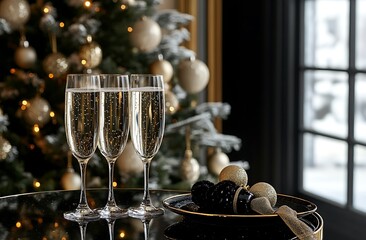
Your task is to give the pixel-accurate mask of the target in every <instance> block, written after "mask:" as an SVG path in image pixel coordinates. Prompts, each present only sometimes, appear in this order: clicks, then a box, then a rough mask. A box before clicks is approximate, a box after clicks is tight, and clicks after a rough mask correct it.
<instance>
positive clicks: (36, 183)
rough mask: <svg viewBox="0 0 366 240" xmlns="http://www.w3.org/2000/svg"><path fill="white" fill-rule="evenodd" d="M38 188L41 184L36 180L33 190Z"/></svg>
mask: <svg viewBox="0 0 366 240" xmlns="http://www.w3.org/2000/svg"><path fill="white" fill-rule="evenodd" d="M40 186H41V183H40V182H39V181H37V180H34V182H33V187H34V188H39V187H40Z"/></svg>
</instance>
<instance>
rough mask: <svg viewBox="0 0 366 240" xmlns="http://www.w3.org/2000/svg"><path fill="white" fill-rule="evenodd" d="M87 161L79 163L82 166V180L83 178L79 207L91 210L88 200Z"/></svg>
mask: <svg viewBox="0 0 366 240" xmlns="http://www.w3.org/2000/svg"><path fill="white" fill-rule="evenodd" d="M87 162H88V161H87V160H86V161H79V166H80V178H81V186H80V200H79V206H78V208H82V209H84V208H89V205H88V202H87V200H86V187H85V186H86V177H85V175H86V174H85V173H86V164H87Z"/></svg>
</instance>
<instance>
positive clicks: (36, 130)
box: [33, 124, 40, 133]
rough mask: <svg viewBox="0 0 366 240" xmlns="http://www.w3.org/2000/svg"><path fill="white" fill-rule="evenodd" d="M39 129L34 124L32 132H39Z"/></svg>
mask: <svg viewBox="0 0 366 240" xmlns="http://www.w3.org/2000/svg"><path fill="white" fill-rule="evenodd" d="M39 131H40V128H39V126H38V124H34V125H33V132H34V133H39Z"/></svg>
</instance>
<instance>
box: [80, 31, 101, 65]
mask: <svg viewBox="0 0 366 240" xmlns="http://www.w3.org/2000/svg"><path fill="white" fill-rule="evenodd" d="M79 57H80V60H81V64H82V65H83V66H84V67H85V68H86V69H93V68H95V67H97V66H98V65H99V64H100V63H101V62H102V58H103V53H102V48H101V47H100V45H99V44H98V43H96V42H94V41H93V40H92V38H91V36H88V37H87V42H86V43H85V44H84V45H82V46H81V48H80V51H79Z"/></svg>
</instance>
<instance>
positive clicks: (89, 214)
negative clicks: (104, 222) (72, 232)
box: [64, 208, 100, 221]
mask: <svg viewBox="0 0 366 240" xmlns="http://www.w3.org/2000/svg"><path fill="white" fill-rule="evenodd" d="M64 218H65V219H67V220H71V221H92V220H98V219H99V218H100V215H99V214H98V212H96V211H93V210H91V209H90V208H76V209H75V210H73V211H68V212H65V213H64Z"/></svg>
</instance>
